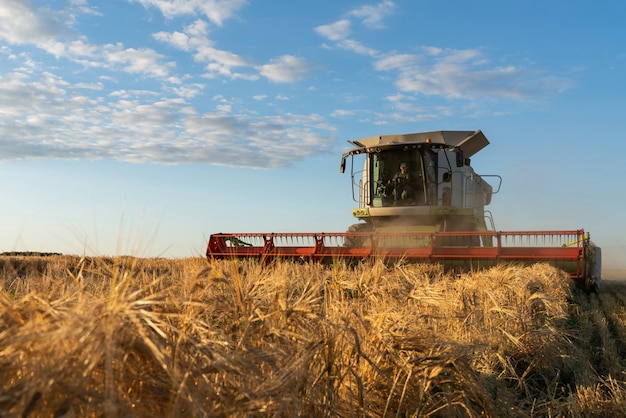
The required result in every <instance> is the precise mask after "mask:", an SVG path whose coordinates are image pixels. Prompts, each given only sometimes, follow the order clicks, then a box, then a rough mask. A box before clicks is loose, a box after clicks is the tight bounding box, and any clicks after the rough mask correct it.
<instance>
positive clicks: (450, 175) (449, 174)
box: [443, 171, 452, 183]
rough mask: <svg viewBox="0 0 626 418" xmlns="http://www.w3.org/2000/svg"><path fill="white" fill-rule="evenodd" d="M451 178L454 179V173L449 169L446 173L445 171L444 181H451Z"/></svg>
mask: <svg viewBox="0 0 626 418" xmlns="http://www.w3.org/2000/svg"><path fill="white" fill-rule="evenodd" d="M450 180H452V173H451V172H449V171H446V172H445V173H443V182H444V183H450Z"/></svg>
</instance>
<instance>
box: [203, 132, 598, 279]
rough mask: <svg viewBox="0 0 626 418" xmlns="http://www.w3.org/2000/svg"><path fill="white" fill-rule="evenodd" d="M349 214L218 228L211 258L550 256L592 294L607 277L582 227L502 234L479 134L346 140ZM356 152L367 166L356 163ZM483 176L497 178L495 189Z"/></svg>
mask: <svg viewBox="0 0 626 418" xmlns="http://www.w3.org/2000/svg"><path fill="white" fill-rule="evenodd" d="M349 142H350V143H351V144H352V145H353V146H354V147H355V148H354V149H353V150H351V151H349V152H347V153H345V154H344V155H343V156H342V159H341V167H340V170H341V172H342V173H343V172H344V171H345V169H346V162H347V160H348V159H350V162H351V172H352V185H353V189H352V195H353V198H354V200H355V201H357V202H358V203H359V207H358V208H357V209H354V210H353V211H352V213H353V216H354V217H355V218H357V219H359V220H360V221H361V222H359V223H357V224H354V225H352V226H351V227H350V228H349V229H348V231H347V232H342V233H324V232H312V233H220V234H213V235H211V236H210V238H209V242H208V247H207V253H206V255H207V258H209V259H211V258H257V259H259V260H265V261H270V260H274V259H294V258H295V259H305V260H316V261H321V262H333V261H335V260H341V259H346V260H360V259H367V258H372V257H377V258H383V259H385V260H404V261H411V262H424V263H440V264H442V265H443V266H444V267H445V268H446V269H455V270H472V269H476V268H486V267H491V266H494V265H498V264H502V263H517V264H533V263H542V262H546V263H550V264H553V265H555V266H556V267H558V268H560V269H562V270H564V271H565V272H567V273H569V275H570V276H571V277H572V278H573V279H575V280H576V281H577V282H578V284H579V285H581V286H582V287H584V288H585V289H587V290H589V291H594V290H596V289H597V288H598V286H599V285H600V281H601V251H600V248H599V247H596V246H595V245H594V244H593V243H592V242H591V240H590V238H589V234H588V233H585V232H584V230H582V229H578V230H565V231H508V232H503V231H496V230H495V227H494V223H493V217H492V215H491V213H490V212H489V211H487V210H485V206H486V205H488V204H489V203H490V201H491V196H492V194H495V193H497V192H498V191H499V189H500V185H501V183H502V179H501V177H500V176H498V175H490V176H487V175H482V176H481V175H478V174H476V173H475V172H474V170H473V168H472V167H471V165H470V158H471V157H472V156H473V155H474V154H476V153H477V152H479V151H480V150H482V149H483V148H484V147H486V146H487V145H488V144H489V141H488V140H487V138H486V137H485V135H484V134H483V133H482V132H481V131H480V130H478V131H437V132H423V133H413V134H406V135H383V136H373V137H369V138H364V139H360V140H358V141H349ZM355 156H360V157H364V159H365V162H364V165H363V166H361V165H360V164H359V165H355V164H354V159H355ZM485 178H493V179H494V180H495V182H497V188H496V190H495V191H494V190H493V188H492V186H491V185H489V183H487V182H486V181H485Z"/></svg>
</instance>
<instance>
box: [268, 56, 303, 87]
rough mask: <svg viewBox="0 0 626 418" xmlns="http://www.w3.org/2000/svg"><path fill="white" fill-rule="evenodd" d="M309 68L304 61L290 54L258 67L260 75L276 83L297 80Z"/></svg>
mask: <svg viewBox="0 0 626 418" xmlns="http://www.w3.org/2000/svg"><path fill="white" fill-rule="evenodd" d="M310 70H311V67H310V65H309V64H308V63H307V62H306V61H304V60H303V59H301V58H298V57H294V56H292V55H283V56H281V57H278V58H276V59H274V60H272V61H270V63H269V64H265V65H262V66H260V67H259V73H261V75H262V76H264V77H266V78H267V79H268V80H270V81H273V82H276V83H290V82H294V81H297V80H299V79H301V78H302V77H304V76H305V75H306V74H307V73H308V72H309V71H310Z"/></svg>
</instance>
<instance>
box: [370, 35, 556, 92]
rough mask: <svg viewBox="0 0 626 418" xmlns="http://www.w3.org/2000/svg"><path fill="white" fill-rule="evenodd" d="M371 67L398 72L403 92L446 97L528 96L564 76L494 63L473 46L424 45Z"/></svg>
mask: <svg viewBox="0 0 626 418" xmlns="http://www.w3.org/2000/svg"><path fill="white" fill-rule="evenodd" d="M374 68H375V69H376V70H379V71H393V72H396V73H397V79H396V86H397V87H398V88H399V89H400V91H402V92H405V93H415V94H424V95H432V96H443V97H446V98H449V99H461V98H463V99H477V98H492V99H497V98H507V99H517V100H522V99H529V98H532V97H533V96H535V95H537V94H539V93H542V94H545V91H555V86H557V85H561V86H563V88H566V86H567V85H568V82H567V80H561V81H560V82H558V83H557V84H556V85H555V84H554V82H555V81H556V80H554V79H548V78H546V77H544V76H542V75H541V74H538V73H534V72H532V71H530V70H527V69H524V68H521V67H516V66H512V65H505V66H495V65H492V64H491V63H490V62H489V60H487V59H486V58H485V57H484V56H483V55H482V54H481V52H480V51H478V50H475V49H467V50H455V49H441V48H432V47H428V48H423V53H422V54H420V55H410V54H390V55H387V56H385V57H384V58H381V59H379V60H377V61H376V62H375V63H374Z"/></svg>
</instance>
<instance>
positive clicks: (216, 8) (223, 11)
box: [130, 0, 247, 26]
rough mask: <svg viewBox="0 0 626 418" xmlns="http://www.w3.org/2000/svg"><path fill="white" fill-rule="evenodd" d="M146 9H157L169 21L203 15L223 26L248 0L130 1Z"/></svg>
mask: <svg viewBox="0 0 626 418" xmlns="http://www.w3.org/2000/svg"><path fill="white" fill-rule="evenodd" d="M130 1H135V2H137V3H141V4H142V5H143V6H144V7H150V6H152V7H156V8H157V9H159V11H160V12H161V13H162V14H163V16H165V17H166V18H168V19H171V18H173V17H177V16H182V15H196V14H202V15H204V16H206V17H207V18H208V19H209V20H210V21H211V22H213V23H214V24H216V25H218V26H221V25H222V24H223V23H224V21H225V20H227V19H228V18H230V17H232V16H233V15H234V14H235V13H236V12H237V11H238V10H239V9H241V8H242V7H243V6H245V5H246V3H247V0H130Z"/></svg>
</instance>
